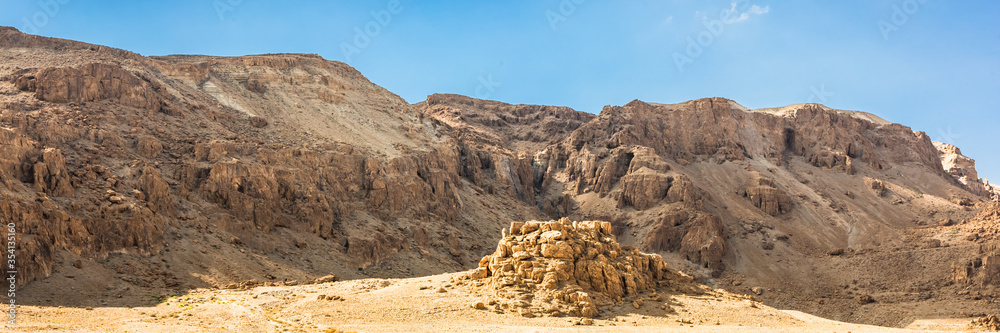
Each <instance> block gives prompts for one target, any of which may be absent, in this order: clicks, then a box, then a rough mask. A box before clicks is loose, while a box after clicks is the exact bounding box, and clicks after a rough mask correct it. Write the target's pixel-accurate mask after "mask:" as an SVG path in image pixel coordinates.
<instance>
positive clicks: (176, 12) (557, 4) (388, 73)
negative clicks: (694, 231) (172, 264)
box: [0, 0, 1000, 182]
mask: <svg viewBox="0 0 1000 333" xmlns="http://www.w3.org/2000/svg"><path fill="white" fill-rule="evenodd" d="M998 17H1000V1H942V0H865V1H861V0H855V1H849V0H845V1H822V2H818V1H817V2H807V1H776V0H770V1H768V0H759V1H757V0H749V1H748V0H741V1H738V2H735V3H734V2H732V1H728V0H727V1H681V0H677V1H628V2H625V1H597V0H530V1H529V0H524V1H416V0H403V1H402V2H400V3H398V4H394V3H393V1H389V0H381V1H281V2H278V1H263V0H199V1H183V0H181V1H169V2H167V1H162V2H153V1H100V2H98V1H88V0H38V1H36V0H32V1H14V0H0V25H12V26H15V27H17V28H19V29H21V30H22V31H26V32H31V33H37V34H40V35H44V36H53V37H60V38H67V39H74V40H80V41H85V42H89V43H95V44H102V45H109V46H113V47H118V48H123V49H126V50H130V51H134V52H138V53H141V54H143V55H166V54H209V55H234V56H235V55H244V54H260V53H282V52H295V53H317V54H319V55H321V56H323V57H325V58H327V59H331V60H340V61H345V62H347V63H349V64H350V65H352V66H354V67H355V68H357V69H358V70H360V71H361V72H362V73H363V74H364V75H365V76H367V77H368V78H369V79H371V80H372V81H373V82H375V83H377V84H379V85H381V86H384V87H386V88H388V89H389V90H391V91H393V92H395V93H397V94H399V95H400V96H402V97H403V98H405V99H406V100H407V101H409V102H411V103H414V102H418V101H421V100H423V99H424V98H425V97H426V96H427V95H429V94H432V93H457V94H463V95H469V96H473V97H480V98H487V99H495V100H501V101H504V102H509V103H529V104H547V105H565V106H570V107H573V108H575V109H577V110H581V111H587V112H593V113H597V112H600V110H601V108H602V107H603V106H604V105H622V104H625V103H627V102H629V101H631V100H633V99H641V100H644V101H650V102H662V103H673V102H680V101H685V100H690V99H695V98H701V97H711V96H721V97H727V98H731V99H734V100H736V101H738V102H739V103H741V104H743V105H745V106H747V107H750V108H761V107H773V106H782V105H787V104H795V103H803V102H818V103H822V104H826V105H828V106H831V107H834V108H840V109H850V110H861V111H867V112H871V113H874V114H877V115H879V116H881V117H883V118H885V119H887V120H889V121H893V122H898V123H902V124H904V125H907V126H910V127H913V128H914V129H915V130H920V131H925V132H927V133H928V134H929V135H930V136H931V138H932V139H934V140H936V141H945V142H948V143H953V144H955V145H957V146H959V147H960V148H962V150H963V152H964V153H965V154H966V155H968V156H970V157H973V158H975V159H976V160H977V162H978V169H979V171H980V175H981V176H983V177H988V178H994V179H995V180H996V182H1000V154H998V149H997V147H996V145H995V144H996V143H997V141H998V140H997V135H996V133H997V131H998V130H1000V128H998V127H1000V126H998V125H1000V112H998V111H1000V106H998V105H1000V104H998V103H997V101H996V99H997V97H1000V20H997V18H998ZM26 22H27V23H26ZM358 31H360V32H361V34H360V35H359V33H358Z"/></svg>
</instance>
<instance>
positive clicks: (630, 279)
mask: <svg viewBox="0 0 1000 333" xmlns="http://www.w3.org/2000/svg"><path fill="white" fill-rule="evenodd" d="M510 230H513V231H511V232H510V233H509V234H506V235H505V236H504V237H503V238H502V239H501V240H500V242H499V244H498V245H497V250H496V251H495V252H494V253H493V254H491V255H488V256H486V257H484V258H483V259H482V260H481V261H480V263H479V266H480V267H479V268H477V269H475V270H472V271H470V272H469V274H468V275H467V276H468V277H469V278H472V279H476V280H486V282H487V284H488V286H489V288H492V289H494V290H495V291H496V292H497V294H498V295H499V296H501V297H507V296H509V297H511V298H514V297H515V293H508V292H510V291H513V290H515V289H517V288H526V289H528V290H529V291H530V292H531V293H533V295H534V297H533V298H532V301H531V302H530V303H517V304H519V305H518V306H517V307H518V308H519V309H525V310H526V311H531V313H536V314H537V313H567V314H570V315H574V316H583V317H593V316H595V315H596V314H597V312H598V311H597V307H598V306H603V305H608V304H612V303H614V302H615V301H617V300H619V299H622V298H624V297H630V298H634V297H637V296H638V295H639V294H640V293H644V292H649V291H652V290H654V289H656V288H657V287H659V286H660V285H661V284H663V283H670V281H674V282H679V281H688V280H686V279H687V277H685V276H684V275H682V274H680V273H676V272H674V271H671V270H669V269H668V268H667V265H666V264H664V263H663V259H661V258H660V256H658V255H651V254H645V253H642V252H639V251H638V250H636V249H634V248H622V247H621V246H619V245H618V243H617V241H616V240H615V236H614V234H612V233H611V224H610V223H608V222H596V221H584V222H572V221H570V220H569V219H566V218H563V219H561V220H558V221H549V222H539V221H528V222H524V223H522V222H514V223H511V226H510ZM536 239H537V240H538V242H535V241H534V240H536ZM508 249H515V250H514V252H513V253H511V252H510V251H511V250H508ZM528 253H539V256H531V255H529V254H528ZM484 273H485V274H484Z"/></svg>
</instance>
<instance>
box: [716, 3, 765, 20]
mask: <svg viewBox="0 0 1000 333" xmlns="http://www.w3.org/2000/svg"><path fill="white" fill-rule="evenodd" d="M744 5H745V3H744ZM736 7H737V3H736V2H733V3H731V4H730V6H729V9H727V10H725V12H724V16H726V17H731V18H732V19H731V20H730V22H728V23H740V22H744V21H746V20H749V19H750V17H751V16H754V15H764V14H767V13H768V12H770V11H771V6H764V7H761V6H758V5H752V6H750V8H748V9H747V10H746V11H744V12H742V13H741V12H740V9H739V8H736Z"/></svg>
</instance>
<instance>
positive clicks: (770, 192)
mask: <svg viewBox="0 0 1000 333" xmlns="http://www.w3.org/2000/svg"><path fill="white" fill-rule="evenodd" d="M741 194H742V195H743V197H744V198H747V199H749V200H750V202H751V203H753V205H754V207H757V208H760V210H762V211H764V212H765V213H767V214H769V215H771V216H778V215H781V214H784V213H787V212H788V211H790V210H792V198H790V197H789V196H788V194H786V193H785V191H782V190H779V189H777V188H775V185H774V181H773V180H771V179H768V178H764V177H757V178H756V179H754V181H753V183H751V184H750V185H747V187H746V189H744V190H743V191H742V193H741Z"/></svg>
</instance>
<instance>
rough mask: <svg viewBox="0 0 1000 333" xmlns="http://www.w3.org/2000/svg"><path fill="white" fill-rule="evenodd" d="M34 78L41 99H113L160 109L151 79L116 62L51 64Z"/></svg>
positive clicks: (145, 107) (85, 100)
mask: <svg viewBox="0 0 1000 333" xmlns="http://www.w3.org/2000/svg"><path fill="white" fill-rule="evenodd" d="M34 80H35V83H34V85H33V86H34V88H35V90H34V91H35V95H36V96H37V97H38V99H40V100H43V101H49V102H53V103H69V102H93V101H100V100H104V99H113V100H115V101H117V102H118V103H121V104H122V105H125V106H131V107H135V108H140V109H146V110H150V111H159V110H160V108H161V104H162V102H161V97H160V95H159V94H158V93H157V92H156V91H155V90H154V89H153V86H152V85H151V84H150V83H149V82H147V81H145V80H143V79H140V78H138V77H136V76H135V75H134V74H132V73H129V72H128V71H126V70H124V69H122V68H121V67H118V66H115V65H109V64H102V63H92V64H87V65H83V66H80V67H78V68H68V67H50V68H45V69H42V70H40V71H38V73H37V74H36V75H35V79H34ZM26 86H30V85H26Z"/></svg>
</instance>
